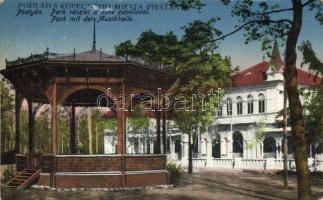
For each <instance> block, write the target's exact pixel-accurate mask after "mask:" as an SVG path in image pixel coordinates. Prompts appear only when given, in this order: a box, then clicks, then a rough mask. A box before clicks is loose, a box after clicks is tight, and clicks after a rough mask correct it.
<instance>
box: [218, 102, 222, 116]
mask: <svg viewBox="0 0 323 200" xmlns="http://www.w3.org/2000/svg"><path fill="white" fill-rule="evenodd" d="M221 116H222V105H221V104H220V105H219V108H218V117H221Z"/></svg>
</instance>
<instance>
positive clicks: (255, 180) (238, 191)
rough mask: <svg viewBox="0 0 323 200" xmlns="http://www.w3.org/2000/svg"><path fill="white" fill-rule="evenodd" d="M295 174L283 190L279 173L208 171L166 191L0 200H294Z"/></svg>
mask: <svg viewBox="0 0 323 200" xmlns="http://www.w3.org/2000/svg"><path fill="white" fill-rule="evenodd" d="M295 181H296V180H295V175H291V176H290V179H289V183H290V184H289V187H288V188H284V187H283V179H282V175H281V174H263V173H256V172H244V171H236V170H235V171H233V170H232V171H209V172H197V173H195V174H193V175H188V174H183V176H182V179H181V184H180V185H179V186H177V187H175V188H169V189H150V190H135V191H114V192H111V191H109V192H103V191H78V192H66V191H64V192H63V191H62V192H57V191H50V190H40V189H27V190H23V191H17V190H15V189H13V188H5V187H2V192H1V199H4V200H19V199H26V200H29V199H33V200H34V199H42V200H43V199H45V200H53V199H72V200H74V199H75V200H80V199H89V200H90V199H91V200H92V199H118V200H121V199H131V200H133V199H134V200H136V199H140V200H148V199H149V200H150V199H160V200H184V199H185V200H197V199H220V200H226V199H248V200H251V199H265V200H271V199H285V200H292V199H296V198H297V191H296V182H295ZM312 182H313V186H312V190H313V199H319V198H321V197H323V180H322V177H314V178H313V179H312Z"/></svg>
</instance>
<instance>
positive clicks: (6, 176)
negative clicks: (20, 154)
mask: <svg viewBox="0 0 323 200" xmlns="http://www.w3.org/2000/svg"><path fill="white" fill-rule="evenodd" d="M15 174H16V170H15V168H14V165H8V168H6V169H5V170H4V171H3V179H2V181H3V182H7V181H9V180H10V179H12V178H13V177H14V176H15Z"/></svg>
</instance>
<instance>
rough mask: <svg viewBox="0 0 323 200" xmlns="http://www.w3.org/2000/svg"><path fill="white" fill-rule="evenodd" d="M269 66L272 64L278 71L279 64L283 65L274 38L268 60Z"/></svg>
mask: <svg viewBox="0 0 323 200" xmlns="http://www.w3.org/2000/svg"><path fill="white" fill-rule="evenodd" d="M269 64H270V66H272V67H273V68H274V69H275V70H276V71H279V69H280V68H281V66H283V64H284V63H283V61H282V59H281V57H280V53H279V48H278V43H277V41H276V40H275V42H274V47H273V51H272V53H271V56H270V61H269Z"/></svg>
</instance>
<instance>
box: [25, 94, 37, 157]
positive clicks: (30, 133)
mask: <svg viewBox="0 0 323 200" xmlns="http://www.w3.org/2000/svg"><path fill="white" fill-rule="evenodd" d="M27 102H28V152H29V153H30V154H32V153H34V150H35V148H34V143H35V141H34V139H35V137H34V136H35V135H34V127H35V118H34V115H33V102H32V101H31V100H30V99H29V100H27Z"/></svg>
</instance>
